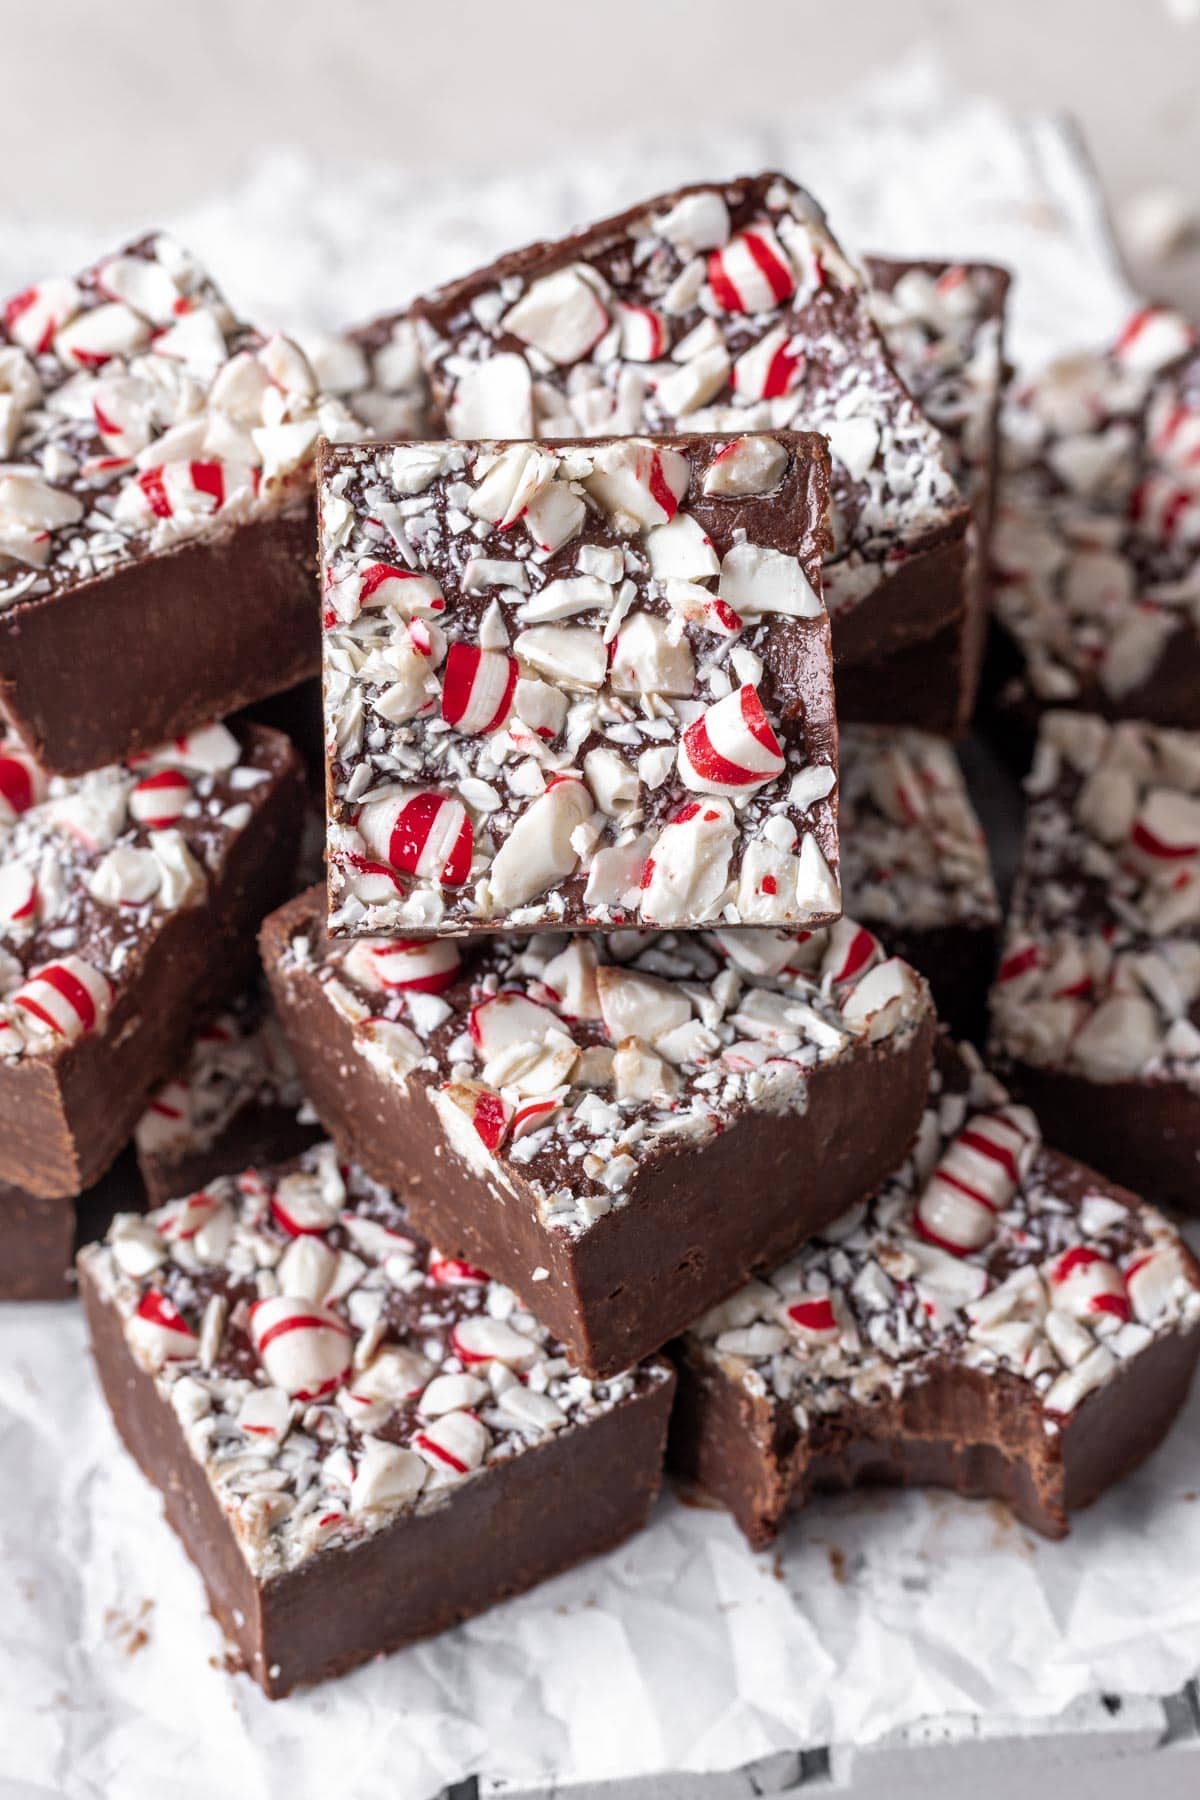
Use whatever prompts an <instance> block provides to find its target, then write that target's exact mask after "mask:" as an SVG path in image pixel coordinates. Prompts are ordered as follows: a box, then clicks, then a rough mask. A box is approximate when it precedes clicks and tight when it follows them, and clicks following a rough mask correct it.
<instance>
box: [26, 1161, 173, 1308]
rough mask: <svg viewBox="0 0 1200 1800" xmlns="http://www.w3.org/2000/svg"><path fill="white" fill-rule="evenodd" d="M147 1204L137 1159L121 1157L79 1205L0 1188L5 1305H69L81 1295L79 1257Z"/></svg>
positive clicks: (69, 1200) (81, 1195)
mask: <svg viewBox="0 0 1200 1800" xmlns="http://www.w3.org/2000/svg"><path fill="white" fill-rule="evenodd" d="M141 1203H142V1193H141V1186H140V1183H139V1181H138V1175H137V1170H136V1168H135V1166H134V1162H133V1157H132V1155H130V1154H129V1153H123V1154H122V1155H121V1156H119V1157H118V1158H117V1160H116V1162H115V1163H114V1164H113V1166H112V1168H111V1169H109V1171H108V1173H107V1174H105V1175H102V1176H101V1177H100V1180H99V1181H97V1182H96V1183H95V1184H94V1185H93V1186H92V1187H90V1188H89V1189H88V1190H87V1192H86V1193H84V1194H79V1195H77V1196H76V1198H75V1199H73V1200H72V1199H66V1198H59V1199H53V1200H46V1199H41V1198H39V1197H38V1196H37V1195H36V1194H27V1193H25V1192H24V1190H23V1189H21V1188H17V1187H11V1186H9V1185H8V1184H7V1183H4V1184H0V1226H2V1227H3V1230H4V1234H5V1237H4V1244H5V1250H4V1258H3V1262H2V1263H0V1300H67V1299H70V1298H72V1297H73V1296H74V1295H75V1294H76V1293H77V1291H78V1284H77V1282H76V1279H75V1252H76V1250H77V1249H78V1248H79V1246H80V1245H81V1244H87V1243H90V1242H91V1241H92V1239H93V1238H97V1237H102V1236H103V1235H104V1233H105V1232H106V1231H107V1230H108V1227H109V1225H110V1224H111V1223H112V1220H113V1217H114V1215H115V1214H116V1213H118V1212H126V1211H128V1210H129V1209H130V1208H131V1207H137V1206H140V1205H141Z"/></svg>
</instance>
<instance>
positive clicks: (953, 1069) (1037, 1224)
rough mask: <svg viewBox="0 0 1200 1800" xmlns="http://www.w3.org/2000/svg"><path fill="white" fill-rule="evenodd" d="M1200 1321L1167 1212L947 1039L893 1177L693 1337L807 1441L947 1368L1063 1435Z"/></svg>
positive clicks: (1190, 1271) (1190, 1266)
mask: <svg viewBox="0 0 1200 1800" xmlns="http://www.w3.org/2000/svg"><path fill="white" fill-rule="evenodd" d="M1197 1327H1200V1286H1198V1285H1197V1277H1196V1269H1195V1264H1194V1262H1193V1260H1192V1258H1191V1257H1190V1255H1189V1254H1188V1252H1187V1251H1186V1249H1185V1247H1184V1246H1183V1244H1182V1241H1181V1239H1180V1238H1179V1235H1178V1233H1177V1232H1176V1231H1175V1230H1174V1228H1173V1227H1172V1226H1171V1225H1170V1224H1169V1223H1168V1221H1167V1220H1166V1219H1165V1218H1163V1216H1162V1215H1161V1214H1160V1213H1158V1212H1156V1211H1155V1210H1154V1209H1153V1208H1152V1207H1148V1206H1143V1205H1140V1204H1134V1205H1130V1204H1128V1202H1127V1198H1125V1197H1118V1192H1117V1191H1115V1190H1112V1189H1110V1188H1108V1187H1107V1186H1105V1185H1104V1184H1103V1183H1102V1182H1101V1181H1100V1180H1099V1179H1098V1178H1097V1177H1095V1176H1093V1175H1092V1174H1091V1172H1090V1171H1089V1170H1087V1169H1084V1168H1083V1167H1082V1166H1081V1165H1080V1164H1078V1163H1073V1162H1070V1161H1069V1160H1068V1159H1067V1158H1066V1157H1063V1156H1060V1155H1058V1154H1057V1153H1056V1152H1054V1151H1051V1150H1046V1149H1044V1148H1043V1147H1042V1145H1041V1143H1040V1138H1039V1133H1038V1128H1037V1121H1036V1120H1035V1119H1034V1117H1033V1115H1032V1113H1030V1112H1029V1111H1028V1110H1027V1109H1026V1108H1025V1107H1020V1106H1013V1105H1012V1104H1011V1103H1010V1102H1008V1100H1007V1098H1006V1096H1005V1094H1004V1091H1003V1089H1002V1088H1000V1086H999V1084H998V1083H997V1082H996V1081H995V1080H994V1079H993V1078H992V1077H991V1076H989V1075H987V1074H986V1073H985V1072H984V1070H983V1069H982V1068H981V1066H980V1065H979V1064H978V1061H977V1059H976V1058H975V1057H974V1054H973V1052H967V1051H963V1052H962V1053H961V1058H960V1057H959V1056H958V1055H956V1054H955V1053H954V1052H953V1051H951V1050H950V1049H949V1047H948V1046H946V1047H944V1048H943V1049H942V1050H940V1051H939V1054H938V1058H937V1062H936V1064H935V1070H934V1077H933V1081H932V1084H931V1089H930V1099H929V1106H928V1108H927V1110H926V1113H925V1116H924V1119H923V1120H922V1125H921V1131H920V1133H919V1135H918V1139H917V1144H916V1148H915V1150H914V1152H913V1154H912V1156H911V1157H910V1158H909V1159H908V1161H907V1162H906V1163H905V1164H904V1166H903V1167H902V1168H901V1169H900V1170H899V1172H898V1173H897V1174H896V1175H895V1176H894V1177H893V1178H892V1180H891V1181H890V1182H889V1183H888V1185H887V1187H886V1188H884V1190H883V1192H882V1193H881V1194H879V1195H878V1196H877V1198H876V1199H875V1200H873V1201H871V1202H870V1203H869V1204H867V1205H866V1206H862V1207H858V1208H856V1209H854V1211H852V1212H851V1213H849V1214H847V1215H846V1217H845V1218H843V1219H841V1220H839V1221H838V1223H837V1225H836V1226H835V1227H834V1228H832V1229H831V1230H827V1231H826V1232H824V1233H823V1234H822V1235H821V1237H819V1238H818V1239H817V1240H816V1241H814V1242H813V1243H812V1244H810V1245H808V1246H807V1247H806V1248H805V1249H804V1250H803V1251H802V1252H801V1253H800V1255H799V1256H797V1257H795V1258H794V1259H793V1260H792V1261H791V1262H789V1263H786V1264H785V1265H784V1266H783V1267H782V1268H779V1269H777V1270H776V1271H775V1273H774V1274H773V1275H772V1276H770V1277H769V1279H767V1280H763V1281H752V1282H750V1283H749V1284H748V1285H747V1286H746V1287H745V1288H743V1289H742V1291H741V1292H740V1293H738V1294H735V1295H734V1296H733V1298H732V1299H731V1300H728V1301H726V1302H725V1303H724V1305H722V1306H719V1307H716V1308H715V1309H714V1310H713V1311H712V1312H711V1313H709V1314H708V1315H707V1316H706V1317H705V1318H704V1319H702V1320H701V1321H700V1323H699V1324H698V1325H696V1326H695V1327H694V1328H693V1330H692V1332H691V1333H690V1334H689V1336H688V1340H687V1341H688V1345H689V1349H690V1351H691V1352H692V1353H693V1354H695V1355H698V1356H709V1357H712V1358H713V1359H714V1360H715V1361H716V1362H718V1363H719V1364H720V1366H721V1368H722V1370H723V1371H724V1372H725V1374H726V1375H727V1376H728V1377H729V1378H730V1379H731V1380H733V1381H737V1382H740V1383H742V1384H743V1385H744V1386H745V1388H746V1390H747V1391H748V1392H749V1393H750V1394H752V1395H754V1396H756V1397H762V1398H765V1399H766V1400H768V1401H770V1402H772V1403H773V1405H774V1407H775V1408H776V1409H777V1417H778V1419H779V1421H780V1424H781V1425H782V1426H783V1436H784V1439H785V1441H790V1442H792V1443H795V1442H796V1441H797V1438H798V1437H799V1436H802V1435H803V1434H804V1433H805V1432H807V1431H808V1430H809V1429H810V1428H811V1427H813V1426H814V1425H815V1424H817V1423H818V1421H820V1420H822V1419H824V1418H829V1417H831V1416H833V1415H836V1414H837V1413H839V1412H840V1411H842V1410H843V1409H845V1408H848V1407H853V1406H869V1405H870V1403H871V1402H872V1401H873V1400H875V1399H876V1398H877V1397H878V1396H879V1395H880V1394H881V1393H887V1394H892V1395H898V1394H900V1393H901V1392H902V1391H903V1390H904V1389H905V1388H906V1387H909V1386H911V1385H912V1384H913V1383H916V1382H921V1381H923V1380H926V1379H928V1378H929V1376H930V1375H931V1374H932V1373H934V1372H935V1371H936V1372H942V1371H944V1370H945V1369H946V1368H947V1367H949V1368H951V1369H953V1368H956V1367H957V1368H961V1369H972V1370H977V1371H981V1372H983V1373H996V1374H997V1375H999V1374H1001V1373H1003V1374H1004V1375H1006V1376H1012V1377H1016V1378H1018V1379H1019V1380H1021V1381H1023V1382H1025V1383H1027V1384H1028V1385H1029V1387H1030V1389H1031V1390H1032V1391H1033V1393H1034V1394H1036V1396H1037V1398H1038V1400H1039V1401H1040V1404H1041V1408H1042V1416H1043V1419H1044V1424H1045V1429H1046V1432H1047V1434H1048V1435H1053V1434H1054V1433H1056V1432H1057V1431H1059V1430H1060V1429H1061V1427H1062V1423H1063V1421H1064V1420H1065V1419H1066V1418H1067V1417H1068V1416H1069V1415H1070V1414H1071V1413H1073V1412H1074V1411H1075V1409H1076V1408H1077V1407H1078V1406H1079V1405H1080V1403H1081V1402H1082V1401H1083V1400H1084V1399H1086V1397H1087V1396H1088V1394H1090V1393H1092V1392H1094V1391H1095V1390H1097V1389H1099V1388H1102V1387H1103V1386H1104V1385H1105V1383H1107V1382H1109V1381H1111V1380H1112V1379H1113V1378H1114V1377H1115V1376H1117V1375H1118V1374H1119V1372H1120V1369H1121V1366H1122V1364H1124V1363H1126V1362H1128V1361H1129V1360H1130V1358H1132V1357H1135V1356H1137V1355H1139V1354H1140V1353H1141V1352H1142V1351H1144V1350H1146V1349H1147V1348H1148V1347H1149V1346H1150V1345H1151V1344H1152V1343H1153V1342H1154V1341H1155V1339H1156V1338H1158V1337H1161V1336H1164V1335H1167V1334H1169V1333H1172V1332H1178V1331H1183V1330H1192V1329H1195V1328H1197Z"/></svg>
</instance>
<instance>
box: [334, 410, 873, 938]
mask: <svg viewBox="0 0 1200 1800" xmlns="http://www.w3.org/2000/svg"><path fill="white" fill-rule="evenodd" d="M828 472H829V463H828V457H827V454H826V451H825V447H824V445H823V443H822V442H821V440H820V439H819V438H816V437H813V436H811V435H797V434H794V433H791V432H776V433H770V434H757V435H754V436H749V437H740V438H738V437H735V438H713V437H674V438H657V439H654V440H647V439H639V438H621V439H607V440H596V441H587V442H584V443H566V442H556V443H554V444H552V445H539V444H530V443H514V444H500V443H490V442H485V443H472V444H467V443H417V444H413V443H407V444H381V445H370V446H360V447H353V446H345V447H340V448H332V447H326V448H325V449H324V450H323V451H322V454H321V459H320V472H319V490H320V491H319V500H320V522H321V557H322V577H323V599H324V674H325V711H326V720H325V729H326V755H327V775H328V804H329V815H330V816H329V836H328V857H327V869H328V885H329V920H330V929H331V930H332V931H333V932H335V933H339V934H344V935H359V934H363V933H390V932H419V933H426V932H437V933H445V934H447V935H461V934H463V933H467V932H470V931H494V930H503V929H513V928H518V929H528V928H531V927H534V926H549V927H577V926H593V927H610V928H614V927H618V926H622V925H629V924H641V925H670V926H681V927H685V928H693V927H699V926H702V925H712V924H717V923H720V922H722V921H725V922H728V923H741V924H754V925H780V926H782V925H794V926H812V925H818V924H822V923H825V922H827V921H828V920H830V919H832V918H836V916H837V915H838V913H839V912H840V911H841V900H840V895H839V892H838V884H837V834H836V802H835V800H834V792H835V788H836V784H837V722H836V719H835V716H834V698H833V684H832V671H831V661H830V647H829V621H828V618H827V616H826V613H825V608H824V607H823V605H822V603H821V597H820V561H821V554H822V551H823V549H824V547H825V544H826V541H827V540H826V531H825V514H826V502H827V495H828Z"/></svg>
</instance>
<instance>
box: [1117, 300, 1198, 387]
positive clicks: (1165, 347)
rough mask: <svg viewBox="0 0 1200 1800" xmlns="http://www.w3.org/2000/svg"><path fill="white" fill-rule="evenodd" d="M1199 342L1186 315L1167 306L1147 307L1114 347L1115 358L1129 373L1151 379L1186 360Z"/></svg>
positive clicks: (1137, 313)
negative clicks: (1147, 376) (1149, 376)
mask: <svg viewBox="0 0 1200 1800" xmlns="http://www.w3.org/2000/svg"><path fill="white" fill-rule="evenodd" d="M1196 342H1197V334H1196V330H1195V327H1194V326H1192V325H1191V324H1190V323H1189V322H1188V320H1187V319H1185V318H1184V317H1183V314H1182V313H1177V312H1174V311H1172V310H1171V308H1170V307H1166V306H1143V307H1142V308H1141V310H1140V311H1139V312H1135V313H1134V315H1133V317H1132V318H1131V319H1130V321H1129V323H1128V324H1127V325H1126V327H1125V329H1124V331H1122V333H1121V335H1120V337H1119V338H1118V339H1117V341H1116V343H1115V344H1114V345H1113V355H1114V356H1115V357H1116V359H1117V361H1118V362H1120V363H1122V364H1124V366H1125V367H1126V368H1127V369H1136V370H1138V371H1139V372H1140V373H1142V374H1148V375H1149V374H1153V373H1154V372H1155V370H1157V369H1164V368H1166V366H1167V364H1168V363H1172V362H1175V361H1176V360H1177V359H1178V358H1179V357H1181V356H1186V355H1187V353H1188V351H1189V350H1193V349H1194V348H1195V346H1196Z"/></svg>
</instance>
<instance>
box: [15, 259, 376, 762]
mask: <svg viewBox="0 0 1200 1800" xmlns="http://www.w3.org/2000/svg"><path fill="white" fill-rule="evenodd" d="M357 429H358V428H357V427H356V425H355V423H354V421H353V420H352V419H351V418H350V416H349V414H348V413H347V412H346V410H345V408H344V407H342V405H341V404H340V402H337V401H335V400H333V399H331V398H329V397H327V396H325V395H322V394H321V393H320V391H319V390H318V388H317V384H316V381H315V378H314V376H313V372H312V369H311V368H310V366H309V364H308V362H307V360H306V359H305V357H304V355H303V354H302V353H301V351H300V350H299V349H298V348H297V346H296V345H295V344H294V343H292V342H291V341H290V340H289V339H287V338H284V337H280V336H273V337H265V336H264V335H263V334H262V333H260V332H258V331H255V330H254V329H253V328H252V327H250V326H248V325H244V324H242V323H240V322H239V321H238V320H237V319H236V318H235V317H234V315H233V313H232V312H231V311H230V309H229V307H228V305H227V304H226V302H225V300H224V298H223V297H222V295H221V294H220V292H219V291H218V289H217V288H216V287H215V286H214V284H213V283H212V281H211V280H210V279H209V277H208V276H207V275H206V274H205V272H204V270H203V269H201V268H200V266H199V265H198V264H197V263H196V261H195V260H194V258H193V257H191V256H190V255H189V254H188V252H187V251H186V250H184V249H183V248H182V246H180V245H179V244H177V243H175V241H174V240H173V239H172V238H169V237H166V236H163V235H157V236H152V237H146V238H143V239H142V240H140V241H139V242H137V243H134V244H130V245H128V246H127V247H126V248H124V249H122V250H120V251H118V252H117V253H116V254H115V255H112V256H108V257H105V258H104V259H103V260H101V261H100V262H98V263H97V264H96V265H95V266H94V267H93V268H90V269H87V270H85V271H84V273H83V274H81V275H79V276H77V277H75V278H74V279H70V278H66V277H60V278H54V279H51V280H48V281H44V282H42V283H40V285H38V286H37V287H31V288H28V289H26V290H25V291H24V292H23V293H20V294H16V295H14V296H13V297H12V298H11V299H10V300H8V301H7V303H0V707H2V708H3V710H4V712H5V713H6V714H7V715H8V718H9V720H10V721H11V723H12V724H13V725H14V726H15V728H16V730H17V731H18V733H19V734H20V736H21V737H22V738H23V739H24V741H25V742H26V744H28V745H29V747H30V748H31V750H32V751H33V752H34V754H35V756H36V757H37V758H38V760H39V761H40V762H41V763H42V765H43V766H44V767H46V768H48V769H52V770H54V771H56V772H57V773H60V774H66V775H79V774H84V773H86V772H87V771H88V770H90V769H96V768H99V767H100V766H101V765H103V764H106V763H110V762H115V761H117V760H119V759H121V758H123V757H126V756H128V755H130V754H131V753H133V752H135V751H144V750H150V749H153V748H154V747H155V746H156V745H157V744H160V743H163V742H165V741H166V740H167V739H168V738H171V737H176V736H179V735H181V734H183V733H186V732H189V731H191V730H193V729H194V728H195V727H197V726H198V725H200V724H202V723H203V722H204V721H206V720H208V719H212V718H218V717H223V716H225V715H227V714H229V713H231V712H234V711H235V710H237V709H238V708H240V707H243V706H246V705H248V704H250V703H251V702H252V701H256V700H261V699H262V698H264V697H265V696H266V695H269V694H273V693H277V692H279V691H280V690H281V689H283V688H287V687H290V686H292V685H293V684H294V683H295V682H297V681H299V680H300V679H301V678H302V677H304V676H307V675H312V674H313V673H314V672H315V671H316V669H317V667H318V661H319V646H318V633H317V629H316V617H315V614H316V606H315V598H314V595H315V588H314V583H315V568H314V560H313V522H312V459H313V451H314V449H315V447H316V443H317V438H318V436H319V435H321V434H322V433H323V434H324V435H325V436H326V437H338V436H344V435H347V434H354V433H355V432H356V431H357Z"/></svg>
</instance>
